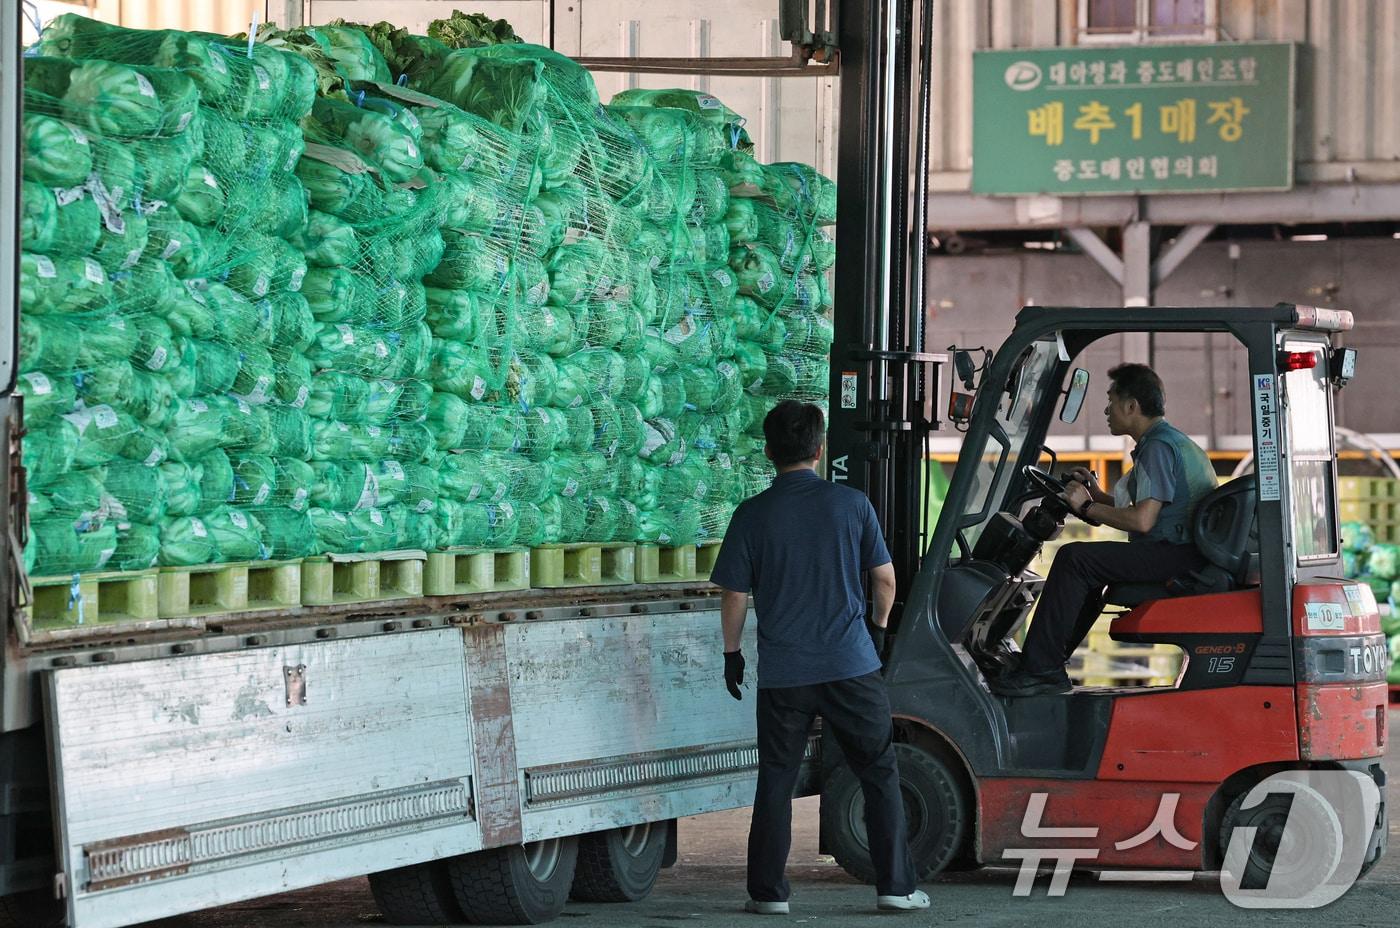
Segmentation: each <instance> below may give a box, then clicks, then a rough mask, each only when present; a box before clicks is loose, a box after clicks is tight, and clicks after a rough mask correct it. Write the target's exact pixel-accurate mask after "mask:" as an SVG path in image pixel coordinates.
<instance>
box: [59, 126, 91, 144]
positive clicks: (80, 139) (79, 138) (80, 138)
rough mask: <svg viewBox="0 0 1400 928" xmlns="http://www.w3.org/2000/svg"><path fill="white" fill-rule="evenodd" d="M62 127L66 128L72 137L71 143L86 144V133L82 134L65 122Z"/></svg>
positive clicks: (80, 130) (81, 131) (82, 132)
mask: <svg viewBox="0 0 1400 928" xmlns="http://www.w3.org/2000/svg"><path fill="white" fill-rule="evenodd" d="M64 125H65V126H67V127H68V134H69V135H71V136H73V141H75V142H77V143H78V144H79V145H86V144H87V143H88V137H87V133H86V132H84V131H83V130H82V129H79V128H78V127H77V126H75V125H73V124H72V123H71V122H65V123H64Z"/></svg>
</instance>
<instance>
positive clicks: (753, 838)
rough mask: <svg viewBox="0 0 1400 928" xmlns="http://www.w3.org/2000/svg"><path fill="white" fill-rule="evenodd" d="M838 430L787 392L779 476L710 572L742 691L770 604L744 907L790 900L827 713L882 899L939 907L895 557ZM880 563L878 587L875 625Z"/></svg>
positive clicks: (781, 411) (893, 907)
mask: <svg viewBox="0 0 1400 928" xmlns="http://www.w3.org/2000/svg"><path fill="white" fill-rule="evenodd" d="M825 432H826V423H825V422H824V421H823V417H822V412H821V410H820V409H818V408H817V407H816V406H813V405H810V404H806V403H799V402H796V401H793V400H787V401H784V402H782V403H779V404H778V405H777V406H775V407H774V408H773V410H772V411H771V412H770V413H769V414H768V417H767V418H766V419H764V421H763V434H764V438H765V439H766V441H767V447H766V448H765V449H764V453H765V454H767V456H768V459H769V460H771V461H772V462H773V464H774V466H775V467H777V469H778V476H777V479H776V480H774V481H773V485H772V486H771V487H770V488H769V489H767V490H765V491H763V492H762V493H760V494H758V495H757V496H755V497H753V498H752V499H749V500H746V501H745V502H744V503H742V504H741V505H740V506H739V508H738V509H737V510H735V512H734V518H733V520H732V521H731V522H730V524H729V530H728V532H726V533H725V536H724V546H723V547H722V548H721V549H720V553H719V558H718V560H717V561H716V563H715V567H714V570H713V571H712V572H711V574H710V580H711V582H713V583H715V584H716V585H718V586H720V587H722V588H723V590H724V594H723V596H722V598H721V605H720V613H721V619H722V622H723V626H724V680H725V684H726V685H727V686H728V687H729V693H730V695H732V696H733V697H734V698H735V699H742V698H743V695H742V693H741V691H740V689H739V687H740V685H741V684H742V683H743V681H744V656H743V654H742V653H741V651H740V649H739V644H740V639H741V636H742V633H743V629H744V621H745V619H746V617H747V615H748V598H749V597H748V594H749V592H750V591H752V592H753V599H754V611H755V612H756V613H757V615H758V788H757V791H756V794H755V796H754V805H753V822H752V824H751V825H750V828H749V856H748V890H749V900H748V902H747V903H746V904H745V909H747V910H748V911H750V912H757V913H759V914H763V915H786V914H787V913H788V901H787V900H788V882H787V879H786V878H785V877H784V875H783V871H784V868H785V866H786V864H787V856H788V851H789V849H790V846H791V844H792V792H793V788H794V786H795V785H796V782H797V774H798V771H799V768H800V767H801V765H802V758H803V755H804V754H805V752H806V747H807V739H808V737H809V736H810V733H811V730H812V720H813V719H814V718H815V717H816V716H818V715H820V716H821V717H822V720H823V722H824V723H825V725H826V726H827V727H828V728H830V729H831V731H832V733H833V734H834V735H835V736H836V739H837V741H838V742H839V743H840V745H841V750H842V751H843V752H844V753H845V755H846V759H847V761H848V762H849V763H850V766H851V770H852V771H853V772H854V773H855V774H856V776H857V777H859V778H860V782H861V789H862V790H863V792H864V795H865V817H866V828H867V831H868V833H869V836H870V857H871V862H872V863H873V864H874V866H875V873H876V877H877V879H876V894H877V895H876V904H877V906H878V907H879V908H880V909H884V910H890V911H909V910H915V909H926V908H928V906H929V899H928V896H927V895H926V894H925V893H923V892H921V891H919V890H917V889H916V888H915V887H914V879H915V874H914V863H913V860H912V858H911V857H910V854H909V841H908V834H907V827H906V824H905V821H904V805H903V800H902V799H901V796H900V790H899V770H898V768H897V767H896V764H895V754H894V745H893V743H892V736H893V726H892V722H891V719H890V704H889V697H888V696H887V694H886V692H885V685H884V680H883V679H882V678H881V676H880V657H879V654H878V653H877V652H878V648H877V643H879V644H883V640H884V628H885V623H886V622H887V621H888V619H889V614H890V608H891V607H892V606H893V604H894V592H895V577H894V568H893V566H892V565H891V564H890V555H889V552H888V551H886V550H885V542H884V539H883V538H882V537H881V535H880V524H879V521H878V520H877V519H876V516H875V508H874V507H873V506H871V505H870V500H869V499H867V498H866V497H865V496H864V495H862V494H861V493H858V492H856V491H855V490H852V489H850V488H848V487H843V486H838V485H836V484H833V483H829V482H827V481H826V480H823V479H822V478H821V477H820V476H818V475H817V472H816V465H817V460H818V459H819V458H820V457H821V454H822V444H823V441H822V439H823V435H824V434H825ZM867 571H869V572H870V576H871V582H872V587H873V594H874V600H875V615H874V616H872V617H871V622H872V626H873V627H872V628H871V629H870V630H869V631H867V629H866V625H865V594H864V590H863V588H862V585H861V575H862V574H863V573H865V572H867ZM872 639H873V640H872Z"/></svg>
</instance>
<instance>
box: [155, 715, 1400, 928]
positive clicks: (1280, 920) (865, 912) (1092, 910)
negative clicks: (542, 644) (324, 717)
mask: <svg viewBox="0 0 1400 928" xmlns="http://www.w3.org/2000/svg"><path fill="white" fill-rule="evenodd" d="M1390 732H1391V737H1390V752H1389V755H1388V757H1387V763H1386V769H1387V770H1388V771H1389V772H1390V779H1391V782H1390V784H1389V786H1388V788H1387V793H1388V794H1389V795H1388V800H1389V801H1388V806H1389V808H1390V809H1391V810H1392V811H1391V826H1390V834H1391V841H1390V843H1391V850H1390V854H1389V855H1388V856H1387V857H1386V858H1385V859H1383V860H1382V861H1381V862H1380V864H1379V865H1378V866H1377V867H1376V868H1375V869H1374V870H1373V871H1372V872H1371V873H1370V874H1369V875H1368V876H1367V877H1366V879H1364V880H1363V881H1361V882H1360V883H1358V884H1357V885H1356V886H1354V887H1353V888H1352V889H1351V891H1350V892H1348V893H1347V895H1346V896H1344V897H1343V898H1342V899H1340V900H1338V901H1337V902H1334V903H1332V904H1331V905H1329V906H1327V907H1326V908H1325V909H1323V910H1322V911H1257V912H1250V911H1245V910H1243V909H1239V908H1236V907H1234V906H1233V905H1231V904H1230V903H1229V902H1228V901H1226V899H1225V898H1224V897H1223V896H1222V895H1221V894H1220V889H1219V885H1218V881H1217V880H1216V879H1214V878H1213V877H1211V876H1208V875H1202V876H1198V877H1197V878H1196V880H1195V881H1193V882H1192V883H1189V884H1171V885H1168V884H1152V883H1148V884H1112V885H1109V884H1104V883H1101V882H1099V881H1097V879H1095V877H1094V875H1093V874H1092V873H1084V874H1076V875H1075V877H1074V878H1073V879H1072V880H1071V883H1070V885H1069V888H1068V890H1067V892H1066V893H1065V895H1064V896H1062V897H1059V898H1050V897H1047V896H1046V894H1045V885H1046V883H1047V878H1046V877H1041V878H1040V880H1039V881H1038V883H1037V888H1036V890H1035V892H1034V893H1033V894H1032V896H1031V897H1030V898H1016V897H1013V895H1012V890H1013V888H1014V886H1015V883H1016V872H1015V871H1014V870H1010V869H995V870H982V871H978V872H975V873H961V874H950V875H947V876H945V877H943V878H941V879H939V880H938V881H936V882H934V883H932V884H931V885H928V886H926V887H925V888H926V889H927V890H928V891H929V894H930V895H931V896H932V897H933V902H934V904H933V908H932V909H931V910H930V911H928V912H922V913H916V914H909V915H878V914H876V913H875V912H874V905H873V903H874V901H875V900H874V891H873V890H872V889H871V888H870V887H867V886H863V885H861V884H858V883H856V882H855V881H854V880H852V879H851V878H850V877H849V876H847V875H846V874H845V872H843V871H842V870H841V869H840V868H839V867H837V866H836V865H835V864H834V863H832V862H831V860H830V858H822V857H820V856H818V854H817V800H816V799H815V798H809V799H803V800H800V801H799V802H798V803H797V804H796V808H795V810H794V816H793V850H792V856H791V858H790V859H789V863H788V877H789V880H790V881H791V883H792V915H791V916H788V917H786V918H778V917H768V918H766V919H760V917H759V916H753V915H746V914H745V913H744V912H742V911H741V910H740V907H741V906H742V904H743V901H744V898H745V893H744V846H745V841H746V836H747V834H748V810H747V809H739V810H735V811H732V812H716V813H712V814H710V815H703V816H697V817H694V818H689V819H684V820H683V821H682V822H681V826H680V839H681V850H680V860H679V862H678V863H677V865H676V866H675V867H674V868H673V869H670V870H666V871H663V873H662V875H661V878H660V879H659V880H658V881H657V885H656V889H655V891H654V892H653V893H652V895H651V896H650V897H649V898H648V899H646V900H644V901H642V902H638V903H634V904H631V905H582V904H575V903H570V905H569V906H568V908H567V909H566V910H565V912H564V915H563V916H562V917H561V919H560V921H559V922H558V924H560V925H561V926H564V928H590V926H593V928H673V926H675V925H677V924H690V925H695V926H697V928H730V926H754V925H755V924H756V923H762V924H773V925H783V924H798V925H804V926H807V928H822V926H829V928H846V926H861V925H876V924H879V925H884V926H889V925H891V924H892V923H893V922H897V921H902V922H904V923H907V924H909V925H910V926H914V925H920V926H924V925H938V926H944V925H967V926H971V925H979V926H1017V925H1040V926H1044V925H1046V924H1047V923H1049V922H1050V921H1051V920H1054V921H1055V922H1057V923H1059V924H1060V925H1074V926H1076V928H1123V926H1124V925H1134V926H1153V925H1170V926H1172V928H1196V926H1201V928H1206V926H1216V925H1231V926H1233V925H1241V926H1245V925H1248V926H1256V925H1257V926H1266V925H1267V926H1269V928H1292V926H1298V928H1302V926H1314V925H1319V924H1325V925H1327V926H1328V928H1351V926H1356V928H1368V926H1377V928H1380V926H1386V928H1393V926H1395V925H1397V924H1400V786H1397V785H1396V780H1397V775H1400V709H1397V710H1395V711H1392V712H1391V716H1390ZM384 924H386V923H385V922H384V920H383V918H382V917H381V916H380V915H379V913H378V911H377V910H376V909H375V905H374V900H373V899H372V898H371V897H370V893H369V886H368V884H367V883H366V882H365V881H364V880H363V879H358V880H346V881H344V882H340V883H333V884H329V885H326V886H320V887H316V888H314V889H308V890H303V891H300V892H294V893H287V894H285V895H281V896H273V897H268V898H264V899H257V900H252V901H250V902H244V903H239V904H236V905H230V906H225V907H223V908H220V909H212V910H209V911H206V912H200V913H195V914H191V915H183V916H179V917H176V918H169V919H164V920H162V921H159V922H152V923H149V924H148V925H146V926H142V928H363V926H375V925H384Z"/></svg>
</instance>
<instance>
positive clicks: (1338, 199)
mask: <svg viewBox="0 0 1400 928" xmlns="http://www.w3.org/2000/svg"><path fill="white" fill-rule="evenodd" d="M1396 216H1400V183H1374V184H1366V183H1358V184H1314V185H1308V186H1304V187H1298V188H1296V189H1294V190H1289V191H1282V192H1272V193H1223V194H1215V193H1211V194H1172V195H1168V196H1156V197H1133V196H1127V197H1114V196H1107V197H1098V196H1095V197H1053V196H1041V197H987V196H977V195H974V194H971V193H961V192H959V193H945V192H937V193H932V194H930V195H929V197H928V217H929V228H930V230H953V231H957V232H975V231H988V230H994V229H1027V228H1040V229H1070V228H1075V227H1082V226H1123V225H1127V224H1128V223H1130V222H1134V221H1137V220H1145V221H1147V222H1150V223H1152V224H1153V225H1158V226H1194V225H1204V224H1209V223H1218V222H1221V221H1227V222H1229V223H1231V224H1266V223H1285V224H1287V223H1305V222H1384V221H1387V220H1393V219H1394V218H1395V217H1396Z"/></svg>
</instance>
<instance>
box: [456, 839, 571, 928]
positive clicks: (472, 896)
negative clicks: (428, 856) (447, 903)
mask: <svg viewBox="0 0 1400 928" xmlns="http://www.w3.org/2000/svg"><path fill="white" fill-rule="evenodd" d="M577 862H578V838H550V839H548V840H546V841H535V842H533V843H531V844H524V845H515V846H513V847H498V848H492V849H491V850H488V851H480V852H478V853H476V854H466V855H464V856H462V857H454V858H452V859H451V860H449V861H447V875H448V878H449V879H450V881H451V883H452V891H453V893H454V894H455V895H456V897H457V904H458V905H460V906H461V907H462V912H463V914H465V915H466V917H467V921H469V922H471V923H472V924H474V925H538V924H540V923H541V922H547V921H550V920H552V919H554V918H555V917H557V916H558V915H559V913H560V912H562V911H564V903H565V902H567V901H568V899H569V886H570V884H572V883H573V881H574V866H575V865H576V864H577Z"/></svg>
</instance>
